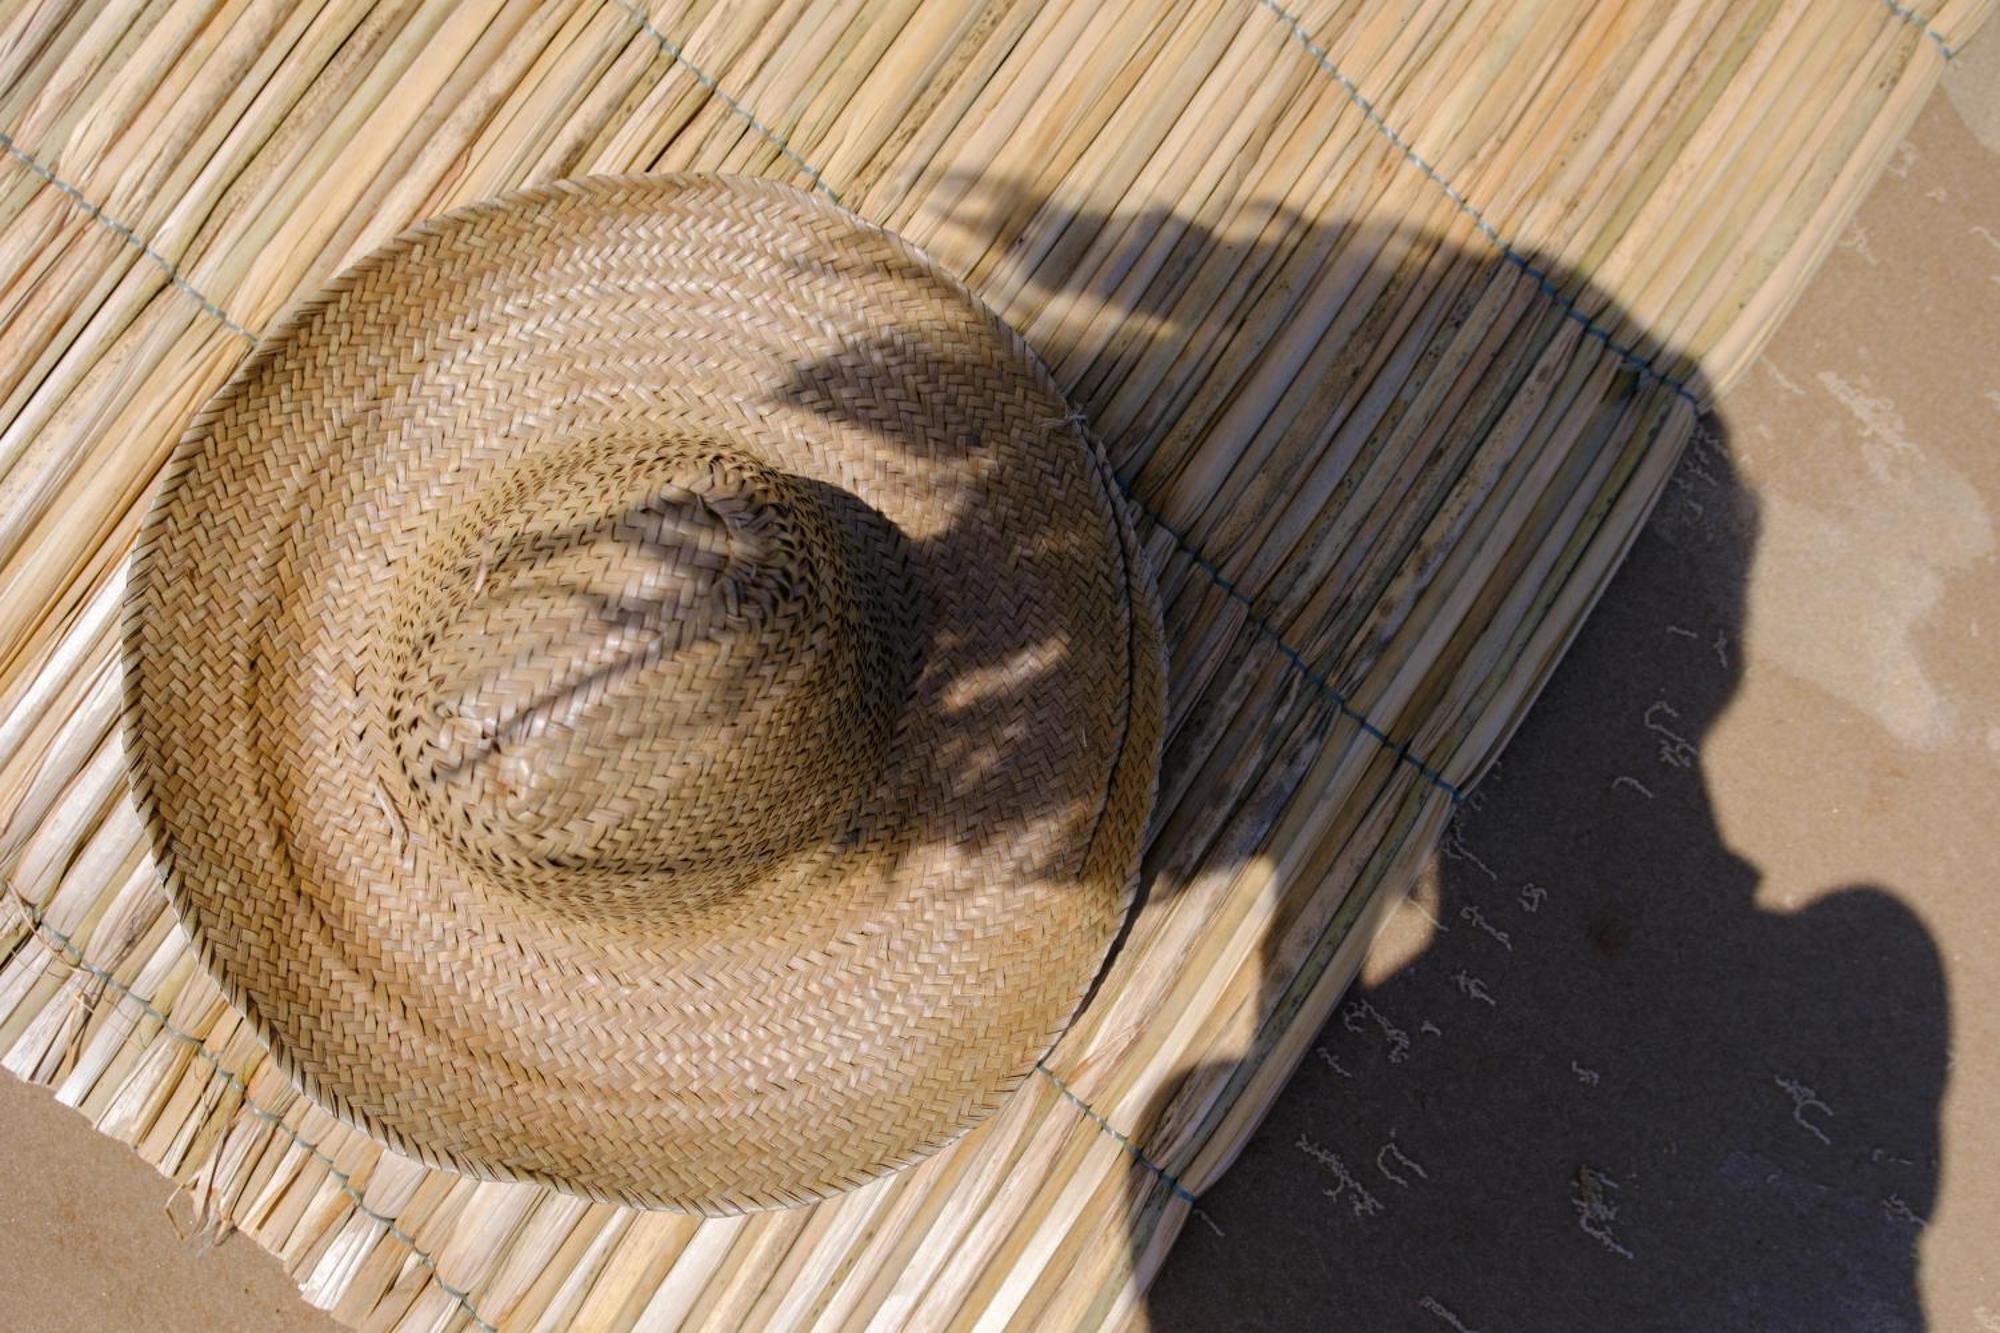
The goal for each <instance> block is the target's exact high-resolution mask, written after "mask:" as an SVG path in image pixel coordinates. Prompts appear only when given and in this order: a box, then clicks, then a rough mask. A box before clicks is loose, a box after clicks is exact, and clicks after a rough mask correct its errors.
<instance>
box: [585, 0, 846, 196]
mask: <svg viewBox="0 0 2000 1333" xmlns="http://www.w3.org/2000/svg"><path fill="white" fill-rule="evenodd" d="M611 3H612V4H614V5H616V6H618V7H619V8H620V9H622V10H624V11H625V12H626V13H627V14H630V15H631V16H632V17H633V18H635V19H637V20H639V27H640V28H641V29H642V30H644V32H645V34H646V35H647V36H648V37H651V38H652V39H653V40H654V41H655V42H658V43H659V44H660V49H661V50H662V51H664V52H666V53H667V55H668V56H670V57H671V58H672V59H673V60H674V61H675V63H677V64H679V65H680V66H681V68H683V69H685V70H686V71H687V72H688V73H689V74H692V75H693V76H694V81H695V82H696V83H698V84H700V85H701V86H702V87H704V88H706V89H708V91H709V92H711V93H712V94H714V95H715V96H716V97H719V98H721V99H722V104H723V105H724V106H726V107H728V108H729V109H730V110H731V111H734V112H735V113H736V114H737V115H739V116H741V117H742V118H743V119H744V120H745V121H746V122H748V123H749V126H750V128H751V129H753V130H755V131H757V133H759V134H761V135H763V136H764V138H765V139H766V140H768V141H769V142H770V144H771V146H772V147H773V148H776V149H777V150H778V151H779V152H780V153H783V154H784V155H785V157H787V158H788V159H790V160H791V161H792V162H793V163H794V164H795V165H796V166H797V167H798V169H799V170H800V171H803V172H804V173H805V174H806V178H807V179H808V180H810V181H812V183H813V188H814V189H816V190H818V191H819V192H820V193H821V194H823V195H825V196H826V197H827V198H829V199H831V200H833V202H834V203H836V204H840V205H841V207H842V208H845V207H846V206H847V205H846V204H844V203H841V198H840V196H839V195H838V194H836V193H834V189H833V187H832V186H831V185H828V184H827V183H826V178H825V177H823V176H821V175H820V174H819V169H818V168H817V167H815V166H813V164H812V163H810V162H808V161H806V160H805V159H804V158H803V157H801V156H799V154H798V153H797V152H796V151H795V150H794V149H793V148H792V146H791V145H790V144H789V143H786V142H785V139H784V136H782V135H780V134H779V133H777V131H775V130H773V129H772V128H771V127H770V126H768V125H766V124H765V123H764V122H763V121H761V120H759V119H757V117H755V116H753V115H752V114H750V111H749V109H748V108H747V107H745V106H744V105H743V104H742V103H741V102H739V101H737V100H736V99H735V98H733V97H731V96H730V95H729V94H728V93H726V92H724V91H723V90H722V85H721V84H719V83H717V82H716V81H715V76H714V75H712V74H710V73H709V72H708V71H707V70H705V69H703V68H702V67H701V66H699V65H697V64H695V63H694V61H692V60H690V59H688V54H687V51H686V50H685V49H683V48H682V46H681V44H680V43H679V42H676V41H675V40H674V39H673V38H671V37H669V36H667V35H666V34H665V33H663V32H661V31H660V30H659V29H658V28H656V27H654V26H653V20H652V19H650V18H648V17H647V16H646V12H645V11H644V10H642V9H640V8H638V7H637V6H635V5H632V4H629V3H627V0H611Z"/></svg>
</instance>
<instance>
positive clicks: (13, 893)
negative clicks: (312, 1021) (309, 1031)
mask: <svg viewBox="0 0 2000 1333" xmlns="http://www.w3.org/2000/svg"><path fill="white" fill-rule="evenodd" d="M5 888H6V894H7V899H8V901H9V903H10V904H11V905H12V906H13V908H14V910H15V911H16V912H18V913H19V914H20V916H21V919H22V920H23V921H25V922H26V923H27V924H28V927H29V929H31V930H32V931H33V932H34V933H35V935H36V937H37V938H39V939H40V940H41V941H42V944H43V947H44V948H46V949H48V951H49V952H50V953H51V954H53V955H54V956H55V957H56V958H57V959H58V960H59V961H60V962H61V963H63V964H64V965H65V966H67V967H72V968H75V969H76V970H78V971H80V972H82V973H84V974H85V975H87V976H89V977H90V978H92V979H93V980H95V981H97V982H99V983H100V984H102V985H103V986H104V987H105V988H106V989H108V990H111V991H115V992H116V993H117V995H118V998H120V999H122V1000H130V1001H131V1002H132V1003H133V1004H134V1005H135V1006H137V1007H138V1009H139V1011H140V1012H141V1013H143V1014H145V1015H146V1017H148V1018H150V1019H152V1020H153V1021H154V1022H156V1023H158V1024H159V1025H160V1031H161V1032H163V1033H164V1034H166V1035H167V1036H168V1037H170V1038H172V1039H173V1040H175V1041H178V1042H181V1043H182V1044H184V1045H186V1046H187V1047H188V1048H189V1051H190V1053H191V1054H192V1055H193V1056H194V1057H195V1058H196V1059H198V1060H200V1061H202V1062H203V1063H205V1064H207V1065H208V1066H209V1067H210V1068H211V1069H213V1070H215V1072H216V1073H218V1074H220V1075H222V1078H223V1082H224V1084H225V1085H226V1086H228V1087H232V1088H235V1089H236V1090H237V1091H238V1092H240V1093H242V1094H243V1109H244V1111H245V1112H247V1113H248V1114H249V1115H250V1116H251V1118H252V1119H255V1120H260V1121H263V1122H264V1123H265V1124H267V1125H271V1126H273V1127H274V1128H276V1129H278V1130H279V1131H281V1132H282V1133H283V1134H284V1135H285V1136H286V1137H287V1138H289V1139H290V1140H291V1141H292V1142H293V1143H294V1144H296V1145H298V1146H299V1147H301V1148H303V1149H305V1150H306V1152H307V1154H309V1155H310V1156H311V1157H312V1158H313V1159H314V1160H315V1161H318V1162H320V1163H321V1164H322V1165H324V1166H325V1167H326V1171H327V1174H328V1175H329V1176H331V1177H332V1178H333V1181H334V1183H335V1184H336V1185H337V1186H339V1188H340V1192H341V1193H342V1194H344V1195H346V1196H347V1198H348V1199H349V1201H351V1202H352V1203H353V1205H354V1209H355V1211H356V1212H358V1213H360V1214H361V1215H362V1216H364V1217H367V1218H370V1219H372V1220H373V1221H376V1222H380V1223H381V1224H382V1225H383V1226H384V1227H385V1228H387V1230H386V1231H385V1232H384V1234H385V1235H387V1236H389V1237H390V1238H392V1239H394V1240H397V1241H400V1242H401V1243H402V1245H403V1247H404V1248H405V1249H407V1250H409V1252H410V1257H411V1258H413V1259H415V1260H416V1261H417V1263H418V1264H419V1265H420V1266H422V1267H423V1268H424V1269H426V1270H427V1271H429V1273H430V1275H431V1281H432V1282H435V1283H436V1284H437V1288H438V1290H439V1291H442V1292H443V1293H444V1294H445V1295H447V1296H449V1297H451V1298H452V1299H453V1300H454V1301H456V1302H458V1305H459V1308H460V1309H462V1310H464V1311H465V1313H466V1316H467V1317H468V1318H470V1319H471V1320H472V1323H473V1326H474V1327H475V1328H477V1329H479V1330H480V1333H500V1330H499V1329H498V1328H496V1327H495V1326H494V1325H492V1324H489V1323H487V1322H486V1320H485V1319H484V1318H483V1317H481V1315H480V1313H479V1311H478V1310H477V1309H475V1308H474V1307H473V1304H472V1296H471V1293H470V1292H464V1291H460V1290H459V1289H458V1288H457V1287H454V1286H452V1285H451V1284H450V1283H449V1282H446V1281H445V1280H444V1279H443V1278H442V1277H440V1276H438V1271H437V1260H436V1259H434V1258H432V1257H431V1255H430V1253H429V1252H428V1251H427V1250H425V1249H423V1248H422V1247H421V1246H419V1245H418V1244H417V1238H416V1237H415V1236H412V1235H411V1234H410V1233H409V1232H407V1231H405V1230H403V1229H402V1228H401V1227H399V1226H397V1225H396V1219H395V1218H393V1217H391V1216H389V1215H388V1214H387V1213H378V1212H376V1211H375V1210H374V1209H373V1208H370V1207H369V1206H368V1204H367V1201H366V1200H364V1199H363V1198H362V1196H361V1191H359V1190H357V1189H355V1188H354V1177H353V1176H351V1175H349V1174H348V1173H347V1172H345V1171H343V1170H341V1169H340V1166H339V1165H338V1164H337V1163H336V1162H335V1161H334V1160H333V1158H332V1157H330V1156H328V1155H327V1154H326V1153H325V1152H324V1151H323V1150H321V1148H320V1146H319V1145H318V1144H316V1143H311V1142H308V1141H307V1140H306V1138H305V1137H304V1136H303V1135H301V1134H300V1133H299V1132H298V1131H297V1130H296V1129H293V1128H292V1127H291V1126H290V1125H288V1124H286V1123H285V1119H284V1117H283V1116H280V1115H277V1114H275V1113H273V1112H271V1111H267V1110H265V1109H264V1108H263V1107H262V1106H259V1105H258V1104H257V1103H256V1102H254V1101H252V1100H251V1098H250V1085H249V1084H248V1083H246V1082H244V1081H243V1076H242V1075H241V1074H238V1073H237V1072H236V1071H235V1070H233V1069H226V1068H224V1067H223V1064H222V1060H221V1057H219V1056H217V1055H216V1054H215V1052H213V1051H211V1050H209V1049H208V1043H207V1042H205V1041H203V1040H202V1039H201V1038H200V1037H197V1036H195V1035H194V1034H193V1033H192V1032H188V1031H186V1030H184V1029H182V1028H179V1027H176V1026H175V1025H174V1023H173V1021H172V1020H171V1019H169V1018H168V1017H167V1015H166V1013H165V1012H164V1011H163V1010H161V1009H160V1008H159V1006H157V1005H155V1004H154V1003H153V1002H152V1001H151V1000H148V999H147V998H146V997H145V996H143V995H141V994H139V992H137V991H135V990H133V989H132V988H131V987H130V986H128V985H126V984H125V983H124V982H123V981H120V980H119V979H118V978H117V977H116V976H114V975H112V974H111V973H110V972H109V971H107V970H105V969H104V968H101V967H99V966H98V965H97V964H95V963H93V962H91V961H90V960H89V959H88V958H86V957H84V955H83V950H81V949H79V948H77V947H76V942H75V940H74V939H73V938H72V937H71V936H69V935H67V934H65V933H63V932H62V931H60V930H57V929H56V928H55V927H54V926H52V925H50V924H49V923H48V919H47V918H46V917H45V916H44V915H43V914H42V909H41V908H39V907H37V906H35V904H33V903H31V902H29V901H28V899H27V898H26V897H24V896H23V895H22V894H21V892H20V890H18V889H16V888H15V887H14V886H13V884H12V883H11V882H9V883H6V884H5Z"/></svg>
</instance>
